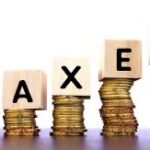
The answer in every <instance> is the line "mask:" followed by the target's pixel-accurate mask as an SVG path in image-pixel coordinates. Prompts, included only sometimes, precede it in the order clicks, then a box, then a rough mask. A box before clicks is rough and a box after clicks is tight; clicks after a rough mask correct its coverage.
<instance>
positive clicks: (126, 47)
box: [99, 40, 142, 80]
mask: <svg viewBox="0 0 150 150" xmlns="http://www.w3.org/2000/svg"><path fill="white" fill-rule="evenodd" d="M103 58H104V60H103V62H102V63H103V66H102V67H101V70H100V75H99V80H103V79H104V78H134V79H138V78H141V73H142V55H141V42H140V41H138V40H106V42H105V51H104V57H103Z"/></svg>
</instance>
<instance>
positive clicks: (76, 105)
mask: <svg viewBox="0 0 150 150" xmlns="http://www.w3.org/2000/svg"><path fill="white" fill-rule="evenodd" d="M83 102H84V100H83V99H82V98H79V97H75V96H53V105H54V110H53V118H54V120H53V127H52V129H53V132H52V133H51V135H68V136H71V135H72V136H76V135H84V132H85V131H86V129H85V126H84V118H83V112H84V105H83Z"/></svg>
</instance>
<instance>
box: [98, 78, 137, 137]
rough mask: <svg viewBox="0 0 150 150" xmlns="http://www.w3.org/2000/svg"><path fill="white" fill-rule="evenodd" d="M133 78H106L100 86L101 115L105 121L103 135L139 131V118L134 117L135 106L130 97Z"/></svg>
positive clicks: (128, 133) (127, 133) (117, 134)
mask: <svg viewBox="0 0 150 150" xmlns="http://www.w3.org/2000/svg"><path fill="white" fill-rule="evenodd" d="M133 82H134V80H133V79H122V78H117V79H104V80H103V85H102V87H101V88H100V91H99V92H100V97H101V100H102V103H103V106H102V108H101V109H100V115H101V117H102V120H103V122H104V127H103V130H102V135H105V136H123V135H134V134H135V132H136V131H137V126H138V123H137V120H136V118H135V117H134V112H133V108H134V107H135V106H134V104H133V102H132V99H131V97H130V92H129V90H130V88H131V86H132V85H133Z"/></svg>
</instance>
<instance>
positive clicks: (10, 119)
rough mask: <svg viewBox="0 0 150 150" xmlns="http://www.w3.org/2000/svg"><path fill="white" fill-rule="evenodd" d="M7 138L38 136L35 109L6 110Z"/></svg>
mask: <svg viewBox="0 0 150 150" xmlns="http://www.w3.org/2000/svg"><path fill="white" fill-rule="evenodd" d="M4 113H5V115H4V116H3V118H4V124H5V127H4V129H5V135H6V136H37V135H38V133H39V129H38V127H37V126H36V121H35V118H36V114H35V110H33V109H18V110H8V109H7V110H4Z"/></svg>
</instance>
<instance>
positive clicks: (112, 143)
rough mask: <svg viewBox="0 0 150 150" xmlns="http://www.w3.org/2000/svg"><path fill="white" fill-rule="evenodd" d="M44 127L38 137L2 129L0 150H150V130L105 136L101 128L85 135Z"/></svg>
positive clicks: (91, 130) (0, 132) (0, 131)
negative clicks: (61, 133) (6, 134)
mask: <svg viewBox="0 0 150 150" xmlns="http://www.w3.org/2000/svg"><path fill="white" fill-rule="evenodd" d="M49 132H50V130H49V129H43V130H42V131H41V132H40V135H39V136H38V137H4V136H3V130H2V129H1V130H0V150H150V130H146V129H143V130H139V131H138V133H137V135H136V136H135V137H103V136H101V135H100V129H89V130H88V132H87V133H86V135H85V136H83V137H72V136H67V137H65V136H59V137H52V136H49Z"/></svg>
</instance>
